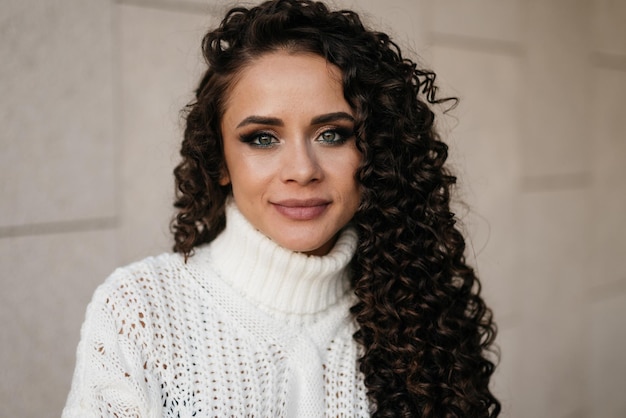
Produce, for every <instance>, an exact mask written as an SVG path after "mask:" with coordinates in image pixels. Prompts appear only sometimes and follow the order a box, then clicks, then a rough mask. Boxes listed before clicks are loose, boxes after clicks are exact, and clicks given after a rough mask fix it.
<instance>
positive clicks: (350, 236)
mask: <svg viewBox="0 0 626 418" xmlns="http://www.w3.org/2000/svg"><path fill="white" fill-rule="evenodd" d="M356 245H357V234H356V231H355V230H354V229H353V228H349V227H348V228H345V229H344V230H343V231H342V232H341V235H340V236H339V238H338V240H337V243H336V244H335V246H334V247H333V249H332V250H331V251H330V253H328V255H325V256H322V257H318V256H308V255H306V254H303V253H298V252H293V251H290V250H287V249H285V248H283V247H281V246H279V245H277V244H276V243H275V242H274V241H272V240H271V239H269V238H268V237H266V236H265V235H264V234H263V233H261V232H259V231H258V230H257V229H255V228H254V227H253V226H252V225H251V224H250V223H249V222H248V221H247V219H246V218H245V217H244V216H243V215H242V214H241V212H240V211H239V210H238V209H237V207H236V206H235V204H234V202H232V200H231V201H230V202H229V203H228V204H227V206H226V229H225V230H224V231H223V232H222V233H221V234H220V235H219V236H218V237H217V238H216V239H215V240H214V241H213V242H212V243H211V245H210V254H211V255H210V257H211V263H212V266H213V267H214V268H215V270H216V271H217V272H218V273H219V274H220V276H221V277H222V279H223V280H225V281H227V282H229V283H230V284H231V286H232V287H233V288H234V289H235V290H236V291H238V292H240V293H242V294H244V295H245V296H246V297H247V298H248V299H250V300H251V301H252V302H254V303H256V304H258V305H260V306H261V307H265V308H269V309H270V310H275V311H279V312H282V313H293V314H312V313H316V312H320V311H322V310H324V309H326V308H327V307H329V306H332V305H333V304H335V303H336V302H337V301H338V300H339V299H340V298H341V296H343V295H345V293H346V291H347V290H348V288H349V286H350V277H349V274H350V272H349V267H348V264H349V263H350V260H351V259H352V256H353V255H354V252H355V250H356Z"/></svg>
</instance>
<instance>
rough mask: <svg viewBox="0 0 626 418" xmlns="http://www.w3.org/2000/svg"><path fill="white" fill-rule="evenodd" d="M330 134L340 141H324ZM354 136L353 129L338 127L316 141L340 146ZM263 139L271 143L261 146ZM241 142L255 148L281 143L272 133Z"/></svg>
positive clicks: (245, 137)
mask: <svg viewBox="0 0 626 418" xmlns="http://www.w3.org/2000/svg"><path fill="white" fill-rule="evenodd" d="M328 133H332V134H335V135H336V136H338V139H334V140H323V139H322V137H323V136H324V135H325V134H328ZM353 135H354V132H353V131H352V129H348V128H341V127H338V128H331V129H325V130H323V131H322V132H320V134H319V135H318V136H317V138H316V139H315V140H316V141H317V142H319V143H321V144H324V145H328V146H338V145H342V144H344V143H345V142H346V141H347V140H348V139H350V138H351V137H352V136H353ZM262 137H269V139H270V141H271V142H270V143H268V144H261V143H260V142H259V140H260V139H261V138H262ZM240 140H241V142H244V143H246V144H249V145H250V146H251V147H253V148H271V147H273V146H275V145H276V144H278V143H279V141H278V139H277V138H276V135H274V134H273V133H271V132H265V131H255V132H252V133H250V134H244V135H241V136H240Z"/></svg>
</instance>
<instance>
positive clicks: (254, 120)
mask: <svg viewBox="0 0 626 418" xmlns="http://www.w3.org/2000/svg"><path fill="white" fill-rule="evenodd" d="M338 120H348V121H350V122H354V118H353V117H352V115H350V114H349V113H346V112H333V113H327V114H324V115H319V116H315V117H314V118H313V119H311V125H320V124H322V123H329V122H335V121H338ZM254 124H256V125H270V126H284V123H283V121H282V120H281V119H279V118H274V117H270V116H257V115H252V116H248V117H247V118H245V119H244V120H242V121H241V122H239V124H238V125H237V128H241V127H242V126H246V125H254Z"/></svg>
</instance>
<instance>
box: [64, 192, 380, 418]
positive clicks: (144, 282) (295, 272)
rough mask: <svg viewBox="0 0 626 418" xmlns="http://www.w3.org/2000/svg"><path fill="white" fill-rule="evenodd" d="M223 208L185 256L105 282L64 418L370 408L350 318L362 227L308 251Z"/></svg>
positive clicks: (91, 312) (361, 411)
mask: <svg viewBox="0 0 626 418" xmlns="http://www.w3.org/2000/svg"><path fill="white" fill-rule="evenodd" d="M226 215H227V227H226V229H225V231H224V232H223V233H222V234H220V235H219V236H218V238H217V239H216V240H215V241H213V242H212V243H211V244H209V245H206V246H203V247H200V248H199V249H198V250H197V251H196V254H195V255H194V256H193V257H191V258H190V259H189V261H188V262H187V263H186V264H185V263H184V261H183V259H182V257H181V256H180V255H177V254H164V255H161V256H159V257H156V258H148V259H145V260H143V261H141V262H139V263H135V264H132V265H130V266H128V267H125V268H122V269H118V270H116V271H115V272H114V273H113V274H112V275H111V276H110V277H109V278H108V279H107V280H106V282H105V283H104V284H103V285H101V286H100V287H99V288H98V289H97V291H96V292H95V294H94V297H93V300H92V302H91V303H90V305H89V307H88V308H87V316H86V320H85V323H84V324H83V327H82V331H81V341H80V343H79V345H78V351H77V364H76V370H75V372H74V378H73V382H72V389H71V392H70V394H69V397H68V400H67V405H66V407H65V409H64V410H63V417H64V418H72V417H80V418H88V417H120V418H121V417H142V418H144V417H146V418H147V417H150V418H152V417H155V418H156V417H181V418H183V417H244V416H245V417H257V418H261V417H323V416H324V417H361V416H369V413H370V411H369V405H368V402H367V400H366V395H365V387H364V384H363V376H362V374H361V373H360V372H359V371H358V369H357V357H358V352H357V351H358V347H357V345H356V343H355V342H354V340H353V339H352V334H353V333H354V331H355V329H356V328H355V325H354V323H353V320H352V319H351V318H350V316H349V307H350V306H351V304H352V303H353V302H354V300H353V296H351V292H350V290H349V277H348V274H349V273H348V268H347V265H348V263H349V261H350V259H351V258H352V255H353V254H354V251H355V246H356V240H357V238H356V234H355V232H354V231H353V230H351V229H347V230H345V231H343V232H342V234H341V236H340V238H339V240H338V241H337V244H336V245H335V247H334V249H333V250H332V251H331V252H330V253H329V254H328V255H327V256H324V257H309V256H306V255H304V254H301V253H294V252H291V251H288V250H286V249H284V248H281V247H279V246H277V245H276V244H275V243H273V242H272V241H271V240H269V239H268V238H267V237H265V236H264V235H262V234H261V233H260V232H258V231H256V230H255V229H254V228H253V227H252V226H251V225H250V224H249V223H248V222H247V221H246V219H245V218H244V217H243V215H241V213H240V212H239V211H238V210H237V208H236V207H235V206H234V205H233V204H230V205H228V206H227V214H226Z"/></svg>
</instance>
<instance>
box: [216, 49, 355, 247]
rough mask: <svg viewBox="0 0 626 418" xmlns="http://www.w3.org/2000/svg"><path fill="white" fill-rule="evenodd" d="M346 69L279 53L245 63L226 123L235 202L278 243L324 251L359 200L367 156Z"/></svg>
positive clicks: (313, 57)
mask: <svg viewBox="0 0 626 418" xmlns="http://www.w3.org/2000/svg"><path fill="white" fill-rule="evenodd" d="M340 80H341V72H340V70H339V69H338V68H337V67H336V66H334V65H332V64H330V63H328V62H327V61H326V60H325V59H324V58H322V57H320V56H317V55H314V54H305V53H289V52H287V51H277V52H271V53H267V54H265V55H262V56H261V57H259V58H258V59H256V60H254V61H253V62H252V63H251V64H249V65H248V66H247V67H245V68H244V69H243V71H242V72H241V74H239V76H238V78H237V82H236V83H235V84H234V86H233V88H232V90H231V92H230V94H229V96H228V97H227V101H226V106H225V111H224V115H223V118H222V121H221V130H222V138H223V143H224V157H225V162H226V172H225V173H224V176H223V178H222V180H221V183H222V185H226V184H228V183H231V185H232V190H233V197H234V200H235V203H236V204H237V207H238V208H239V210H240V211H241V212H242V214H243V215H244V216H245V217H246V218H247V219H248V221H249V222H250V223H251V224H252V225H253V226H254V227H255V228H257V229H258V230H259V231H261V232H262V233H263V234H265V235H266V236H268V237H269V238H270V239H272V240H273V241H274V242H276V243H277V244H279V245H280V246H282V247H284V248H287V249H289V250H292V251H298V252H303V253H306V254H309V255H325V254H327V253H328V252H329V251H330V250H331V249H332V247H333V245H334V243H335V241H336V238H337V235H338V232H339V231H340V230H341V229H342V228H343V227H344V226H345V225H346V224H347V223H348V222H349V221H350V220H351V219H352V217H353V215H354V213H355V212H356V210H357V208H358V206H359V200H360V189H359V185H358V184H357V181H356V179H355V173H356V170H357V168H358V166H359V163H360V161H361V154H360V153H359V151H358V150H357V148H356V145H355V139H354V135H353V130H354V119H353V117H354V114H353V111H352V109H351V108H350V106H349V105H348V103H347V102H346V100H345V98H344V96H343V88H342V85H341V82H340Z"/></svg>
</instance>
